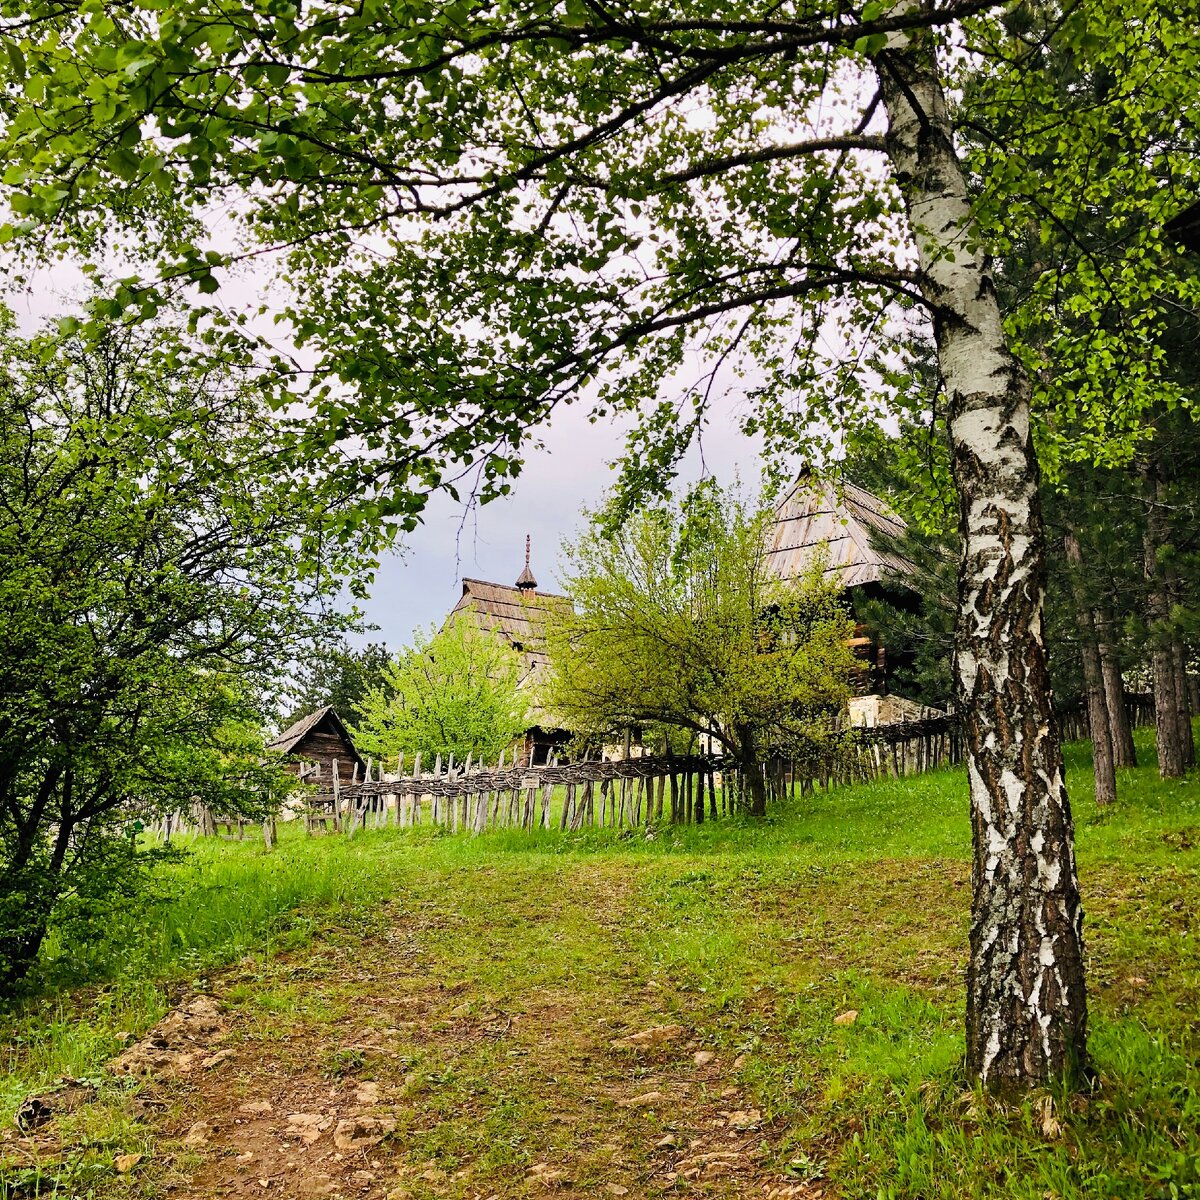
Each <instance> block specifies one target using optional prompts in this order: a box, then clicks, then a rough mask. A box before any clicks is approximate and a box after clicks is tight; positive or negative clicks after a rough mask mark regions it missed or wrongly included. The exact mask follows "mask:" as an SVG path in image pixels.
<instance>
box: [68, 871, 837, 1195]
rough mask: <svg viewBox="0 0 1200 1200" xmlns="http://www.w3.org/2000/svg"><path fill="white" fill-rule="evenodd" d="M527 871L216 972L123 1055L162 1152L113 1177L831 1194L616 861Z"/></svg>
mask: <svg viewBox="0 0 1200 1200" xmlns="http://www.w3.org/2000/svg"><path fill="white" fill-rule="evenodd" d="M512 882H513V881H512V878H511V876H510V877H507V878H496V879H492V878H490V877H489V874H488V872H486V871H480V872H478V873H477V878H476V879H475V880H473V882H472V888H473V889H474V891H475V893H476V899H478V900H481V901H482V902H481V903H477V904H475V905H474V906H472V908H471V910H470V911H469V912H463V911H462V909H461V908H460V909H459V910H458V911H455V908H454V905H453V900H452V898H448V899H450V903H445V902H443V901H440V900H439V899H438V898H436V897H432V896H428V895H427V896H424V897H418V898H416V899H414V898H412V897H409V898H406V900H405V901H404V902H403V903H402V902H400V901H398V900H397V901H394V902H392V903H391V904H389V905H385V906H384V907H383V908H382V909H381V910H377V911H376V912H374V913H373V914H372V915H371V917H370V918H369V919H365V918H364V919H362V920H360V921H359V922H358V923H357V924H356V925H353V926H350V927H339V928H338V929H336V930H333V931H331V932H330V933H329V934H328V935H327V936H325V937H322V938H321V939H319V940H317V941H316V942H315V943H314V944H313V945H311V946H310V947H308V948H306V949H305V950H303V951H300V952H292V953H289V954H285V955H281V956H277V957H273V958H265V959H262V960H255V961H253V962H250V961H247V962H246V963H243V964H241V965H240V966H239V967H236V968H234V969H231V970H229V971H227V972H225V973H223V974H221V975H220V976H217V977H214V978H212V979H210V980H208V981H206V990H205V992H204V993H201V994H193V995H192V996H190V997H185V998H184V999H183V1000H182V1002H181V1003H180V1005H179V1006H178V1007H177V1008H176V1009H175V1010H174V1011H173V1012H172V1013H171V1014H170V1015H169V1016H168V1017H167V1018H166V1019H165V1020H164V1021H163V1022H161V1023H160V1025H159V1026H157V1027H156V1028H155V1029H154V1030H152V1031H151V1032H150V1033H149V1034H148V1035H147V1036H146V1037H144V1038H142V1039H141V1040H139V1041H137V1042H136V1043H134V1044H132V1045H130V1046H129V1047H128V1048H127V1049H126V1050H125V1051H124V1053H122V1054H121V1055H120V1056H119V1057H118V1058H117V1059H116V1060H114V1061H113V1063H111V1064H110V1068H111V1071H112V1072H113V1073H114V1074H117V1075H126V1076H129V1077H131V1078H132V1079H136V1080H139V1081H140V1083H139V1086H138V1087H137V1088H136V1089H134V1090H133V1091H131V1092H130V1094H129V1096H128V1097H127V1098H126V1099H125V1100H124V1101H123V1103H124V1104H125V1105H126V1106H127V1109H128V1113H129V1115H130V1119H135V1120H136V1122H137V1129H138V1130H140V1131H141V1134H142V1142H141V1144H142V1145H144V1146H145V1150H144V1151H143V1152H142V1153H141V1155H140V1156H138V1155H137V1154H129V1155H126V1156H125V1158H124V1161H123V1162H120V1163H118V1170H121V1171H122V1175H121V1177H120V1178H119V1179H117V1180H114V1181H113V1185H112V1191H111V1192H109V1191H104V1192H102V1193H101V1194H103V1195H106V1196H107V1195H109V1194H112V1195H122V1196H125V1197H128V1196H131V1195H132V1196H144V1197H160V1196H169V1197H177V1198H181V1200H182V1198H185V1197H196V1198H200V1197H221V1196H262V1197H269V1196H280V1197H355V1198H359V1200H368V1198H369V1200H385V1198H386V1200H432V1198H434V1197H439V1198H440V1197H448V1198H461V1200H502V1198H505V1200H506V1198H509V1197H525V1196H541V1195H554V1196H560V1197H563V1198H567V1197H596V1196H609V1195H611V1196H629V1197H631V1200H633V1198H636V1200H640V1198H642V1197H657V1196H667V1195H672V1196H674V1195H679V1194H683V1193H686V1194H689V1195H700V1196H710V1197H762V1198H764V1200H785V1198H795V1200H821V1198H822V1197H823V1196H826V1195H827V1192H826V1189H825V1185H824V1184H823V1182H822V1181H821V1180H819V1179H817V1180H813V1179H809V1180H806V1181H797V1180H796V1179H795V1178H794V1177H793V1178H789V1177H788V1173H787V1170H786V1167H781V1162H782V1161H783V1158H782V1157H781V1151H780V1141H781V1138H782V1136H783V1132H784V1131H783V1130H782V1129H775V1128H772V1124H771V1122H770V1121H769V1120H767V1119H765V1118H764V1115H763V1113H762V1112H761V1111H760V1110H759V1108H758V1107H756V1104H755V1101H754V1100H753V1098H752V1096H751V1095H750V1094H748V1091H747V1089H746V1088H745V1086H744V1083H743V1077H744V1075H745V1069H746V1066H747V1063H746V1055H745V1054H744V1053H742V1052H740V1051H739V1050H738V1048H737V1043H736V1042H734V1043H733V1044H732V1045H731V1044H730V1039H729V1038H728V1036H726V1037H725V1038H724V1039H723V1045H721V1044H716V1043H717V1041H718V1040H722V1039H717V1038H716V1037H714V1036H713V1034H712V1031H710V1033H709V1035H708V1036H706V1035H705V1033H704V1031H703V1017H702V1016H701V1014H700V1010H699V1008H698V1009H697V1011H696V1013H691V1012H689V1011H688V999H687V995H686V993H684V994H681V993H678V992H676V991H674V990H672V989H671V988H670V986H669V984H666V983H663V982H661V981H659V980H656V978H655V977H654V973H653V971H647V970H646V969H645V966H644V964H641V965H639V964H636V963H632V959H631V955H630V953H629V949H628V945H627V939H628V937H629V931H630V929H631V918H632V911H631V906H630V897H629V896H628V895H627V894H626V893H627V888H626V883H625V880H624V879H623V878H622V876H621V875H620V874H619V873H618V872H617V871H615V870H613V869H612V868H611V867H607V866H603V865H597V866H595V867H587V868H580V867H578V866H577V867H576V868H575V869H573V870H572V871H571V873H570V876H569V882H570V888H569V892H570V895H569V900H568V898H567V897H566V896H565V895H564V893H563V891H562V890H561V884H562V882H563V881H562V880H557V879H555V878H553V877H551V878H549V879H546V878H540V877H539V878H535V877H533V876H531V877H530V879H529V880H528V881H527V882H528V886H527V887H518V888H516V889H515V890H514V888H513V887H512ZM551 900H553V901H554V902H553V903H550V902H549V901H551ZM634 925H635V926H636V922H634ZM631 964H632V965H631ZM698 999H699V998H698ZM709 1011H710V1012H711V1009H710V1010H709ZM693 1018H694V1019H693ZM849 1019H850V1020H853V1016H852V1015H851V1016H850V1018H849ZM49 1104H50V1106H51V1107H53V1098H50V1100H49Z"/></svg>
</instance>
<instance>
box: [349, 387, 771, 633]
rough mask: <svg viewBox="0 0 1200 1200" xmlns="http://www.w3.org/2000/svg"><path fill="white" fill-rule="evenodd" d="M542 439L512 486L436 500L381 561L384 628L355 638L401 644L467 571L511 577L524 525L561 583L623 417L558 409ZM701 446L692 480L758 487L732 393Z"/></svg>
mask: <svg viewBox="0 0 1200 1200" xmlns="http://www.w3.org/2000/svg"><path fill="white" fill-rule="evenodd" d="M542 440H543V441H544V442H545V449H544V450H535V449H530V451H529V453H528V455H527V457H526V465H525V469H524V471H523V472H522V474H521V476H520V478H519V479H518V480H517V483H516V486H515V494H514V495H512V496H508V497H505V498H504V499H503V500H498V501H495V502H494V503H492V504H488V505H486V506H483V507H479V508H476V509H474V510H472V511H470V512H466V513H464V509H463V506H462V505H458V504H455V503H453V502H452V501H450V500H449V498H447V497H442V498H440V499H435V500H434V501H432V502H431V504H430V506H429V508H428V510H427V515H426V520H425V524H424V525H422V526H421V528H420V529H418V530H417V531H416V532H415V533H413V534H411V535H409V537H408V539H407V548H406V549H405V551H404V552H403V554H402V555H400V556H393V557H390V558H389V559H388V560H386V561H385V562H384V563H383V565H382V568H381V570H380V572H379V576H378V579H377V582H376V585H375V587H374V589H373V592H372V596H371V599H370V601H369V602H368V603H367V604H366V605H365V606H363V607H364V608H365V611H366V614H367V618H368V620H370V621H371V622H372V623H373V624H375V625H377V626H378V627H379V628H378V629H377V630H375V631H373V632H369V633H367V634H365V635H364V636H363V637H361V638H359V639H357V640H358V641H384V642H386V643H387V644H388V645H389V646H391V647H393V648H397V647H399V646H401V645H403V644H404V643H405V642H406V641H407V640H408V638H409V636H410V635H411V633H412V631H413V630H414V629H416V628H418V627H419V626H427V625H429V624H430V623H431V622H438V623H440V622H441V621H442V619H443V618H444V617H445V615H446V614H447V613H448V612H449V611H450V609H451V608H453V607H454V605H455V603H456V602H457V601H458V598H459V596H460V595H461V594H462V587H461V580H462V579H463V578H464V577H466V578H475V579H486V580H489V581H490V582H493V583H513V582H515V581H516V578H517V575H518V574H519V573H520V571H521V567H522V566H523V565H524V561H525V535H526V534H529V536H530V537H531V539H532V559H531V566H532V568H533V573H534V575H535V576H536V578H537V581H538V587H539V588H541V589H542V590H543V591H557V590H558V588H559V580H558V574H557V567H558V550H559V546H560V545H561V543H562V541H563V539H564V538H566V537H569V536H570V535H571V534H572V533H573V532H574V531H576V530H577V529H579V528H580V527H581V525H582V523H583V522H582V518H581V515H580V513H581V510H582V509H583V508H584V507H587V506H594V505H595V504H596V503H597V501H598V500H599V499H600V496H601V495H602V493H603V492H604V491H605V490H606V489H607V488H608V487H609V486H610V485H611V484H612V482H613V480H614V477H615V476H614V472H613V470H612V469H611V468H610V466H609V464H610V463H611V462H613V461H614V460H615V459H616V458H618V457H619V456H620V454H621V453H622V451H623V449H624V426H622V425H618V424H616V423H614V422H612V421H607V422H603V423H597V424H595V425H592V424H590V423H589V422H588V420H587V412H586V407H585V406H584V405H582V404H581V405H577V406H575V407H573V408H567V409H563V410H560V411H559V412H557V413H556V414H555V417H554V420H553V422H552V423H551V425H550V426H548V427H547V428H546V429H545V431H544V433H543V437H542ZM703 451H704V453H703V462H702V461H701V456H700V454H699V453H698V452H697V451H696V450H693V451H692V452H691V454H689V456H688V458H687V460H686V462H685V463H684V469H683V473H682V476H681V477H682V479H684V480H685V481H687V480H692V479H696V478H698V477H699V476H700V475H701V474H702V473H703V471H704V470H705V468H707V470H708V471H709V472H710V473H711V474H713V475H715V476H716V477H717V478H718V479H719V480H720V481H721V482H722V483H728V482H731V481H732V479H733V478H734V476H735V474H739V475H740V476H741V479H742V480H743V482H744V483H746V484H747V485H751V486H757V483H758V479H759V471H760V467H759V460H758V453H757V445H756V443H755V442H753V441H751V440H750V439H748V438H747V437H745V436H744V435H743V434H742V433H741V432H740V431H739V430H738V428H737V424H736V419H735V410H734V406H733V402H732V401H729V400H726V401H717V402H716V404H715V405H714V412H713V422H712V426H711V428H710V430H709V432H708V433H707V434H706V436H705V438H704V443H703Z"/></svg>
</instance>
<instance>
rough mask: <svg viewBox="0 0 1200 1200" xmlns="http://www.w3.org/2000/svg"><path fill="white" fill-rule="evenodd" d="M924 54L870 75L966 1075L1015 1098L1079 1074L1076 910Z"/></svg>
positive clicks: (980, 275)
mask: <svg viewBox="0 0 1200 1200" xmlns="http://www.w3.org/2000/svg"><path fill="white" fill-rule="evenodd" d="M908 2H909V4H910V5H911V4H912V3H914V2H915V0H908ZM893 11H899V10H893ZM934 44H935V42H934V38H933V35H932V34H930V33H928V32H927V31H925V32H910V33H893V34H890V35H889V42H888V45H887V47H886V48H885V49H884V50H883V51H882V52H880V53H879V54H878V55H877V56H876V60H875V65H876V68H877V72H878V75H879V81H880V87H881V90H882V95H883V100H884V104H885V106H886V109H887V116H888V132H887V151H888V155H889V158H890V160H891V165H892V170H893V173H894V177H895V179H896V182H897V184H898V186H899V187H900V190H901V193H902V195H903V197H904V202H905V207H906V210H907V214H908V221H909V226H910V228H911V230H912V233H913V237H914V240H915V244H916V249H917V254H918V262H919V267H920V271H919V281H920V287H921V291H922V294H923V295H924V297H925V299H926V301H927V303H928V304H929V306H930V308H931V309H932V312H933V319H934V335H935V338H936V341H937V348H938V363H939V367H940V369H941V374H942V377H943V380H944V382H945V387H946V393H947V397H948V406H947V417H948V426H949V433H950V442H951V451H952V456H953V472H954V479H955V484H956V486H957V489H958V495H959V530H960V534H961V545H962V551H961V558H960V561H959V574H958V620H957V628H956V633H955V697H956V702H957V704H958V707H959V711H960V712H961V713H962V717H963V724H964V735H965V743H966V748H967V766H968V776H969V779H970V790H971V826H972V835H973V842H974V861H973V866H972V912H971V935H970V941H971V957H970V965H969V969H968V974H967V1064H968V1067H969V1069H970V1071H971V1073H972V1074H973V1075H975V1076H976V1077H977V1078H978V1079H980V1080H981V1081H982V1083H983V1084H984V1085H985V1086H986V1087H988V1088H989V1089H992V1090H994V1091H1000V1092H1021V1091H1025V1090H1027V1089H1029V1088H1031V1087H1035V1086H1039V1085H1042V1084H1045V1083H1048V1082H1050V1081H1052V1080H1056V1079H1061V1078H1064V1077H1066V1078H1068V1079H1077V1078H1078V1077H1079V1073H1080V1072H1082V1070H1083V1069H1084V1066H1085V1063H1086V1037H1087V999H1086V993H1085V988H1084V976H1083V909H1082V905H1081V903H1080V899H1079V888H1078V883H1077V880H1076V872H1075V853H1074V831H1073V826H1072V821H1071V810H1070V805H1069V803H1068V800H1067V794H1066V788H1065V786H1064V782H1063V769H1062V749H1061V745H1060V740H1059V734H1058V726H1057V722H1056V721H1055V718H1054V712H1053V708H1052V705H1051V696H1050V680H1049V676H1048V673H1047V669H1046V647H1045V641H1044V634H1043V619H1042V615H1043V614H1042V610H1043V602H1044V593H1045V542H1044V533H1043V528H1042V515H1041V507H1040V504H1039V501H1038V473H1037V462H1036V459H1035V457H1034V451H1033V441H1032V437H1031V435H1030V413H1029V385H1028V381H1027V380H1026V378H1025V376H1024V374H1023V372H1022V371H1021V368H1020V365H1019V364H1018V363H1017V361H1016V360H1015V359H1014V358H1013V356H1012V354H1011V353H1010V352H1009V350H1008V346H1007V343H1006V341H1005V336H1004V331H1003V327H1002V325H1001V320H1000V311H999V306H998V304H997V301H996V295H995V289H994V287H993V284H992V280H991V275H990V267H989V264H988V262H987V261H986V259H985V258H984V257H983V255H982V252H981V251H980V250H979V248H978V247H977V246H975V245H974V243H973V239H972V229H971V211H970V203H969V199H968V193H967V186H966V180H965V177H964V175H963V171H962V167H961V164H960V163H959V161H958V158H957V155H956V153H955V150H954V145H953V137H952V128H951V123H950V118H949V115H948V113H947V109H946V99H945V95H944V93H943V91H942V88H941V83H940V80H939V76H938V67H937V62H936V57H935V49H934Z"/></svg>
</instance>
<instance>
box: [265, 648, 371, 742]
mask: <svg viewBox="0 0 1200 1200" xmlns="http://www.w3.org/2000/svg"><path fill="white" fill-rule="evenodd" d="M391 661H392V656H391V653H390V652H389V650H388V648H387V647H386V646H385V645H383V644H382V643H381V642H371V643H370V644H369V645H367V646H364V647H362V648H361V649H359V650H355V649H353V648H352V647H351V646H349V645H347V644H346V643H345V642H341V643H337V644H334V645H321V646H316V647H314V648H313V653H312V655H311V657H310V658H309V659H308V661H307V662H306V663H305V664H304V667H303V668H302V671H301V678H300V681H299V688H298V692H297V695H296V698H295V702H294V703H295V707H294V709H293V711H292V715H291V716H290V717H289V718H288V720H286V721H285V722H284V725H290V724H291V723H292V721H295V720H298V719H299V718H300V717H303V716H305V715H307V714H308V713H311V712H315V711H316V710H317V709H318V708H324V707H325V706H326V705H327V704H328V705H332V706H333V708H334V710H335V711H336V712H337V714H338V716H339V717H341V718H342V720H343V721H345V722H346V723H347V724H348V725H357V724H359V722H361V721H362V719H363V708H362V704H363V701H364V700H365V699H366V697H367V694H368V693H369V692H371V691H372V690H374V689H378V688H379V687H381V686H382V683H383V672H384V669H385V668H386V667H387V666H388V664H389V663H390V662H391Z"/></svg>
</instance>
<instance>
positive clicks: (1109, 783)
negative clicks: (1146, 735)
mask: <svg viewBox="0 0 1200 1200" xmlns="http://www.w3.org/2000/svg"><path fill="white" fill-rule="evenodd" d="M1063 550H1064V551H1065V553H1066V556H1067V562H1068V563H1069V564H1070V570H1071V594H1072V595H1073V596H1074V598H1075V617H1076V620H1077V622H1078V624H1079V645H1080V655H1081V657H1082V659H1083V684H1084V688H1085V689H1086V691H1087V712H1088V732H1089V734H1090V735H1091V739H1092V775H1093V778H1094V779H1095V784H1096V803H1097V804H1101V805H1103V804H1111V803H1112V802H1113V801H1114V800H1116V798H1117V772H1116V766H1115V763H1114V760H1113V747H1112V731H1111V729H1110V727H1109V720H1108V701H1107V700H1106V699H1105V695H1104V670H1103V668H1102V667H1101V665H1100V646H1099V644H1098V643H1097V640H1096V622H1095V619H1094V618H1093V616H1092V610H1091V608H1090V607H1089V605H1088V603H1087V598H1086V596H1085V594H1084V589H1083V582H1082V580H1081V579H1080V578H1079V576H1080V574H1081V573H1082V569H1083V552H1082V550H1081V549H1080V547H1079V539H1078V538H1077V537H1076V536H1075V532H1074V530H1068V531H1067V532H1066V533H1065V534H1064V535H1063Z"/></svg>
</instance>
